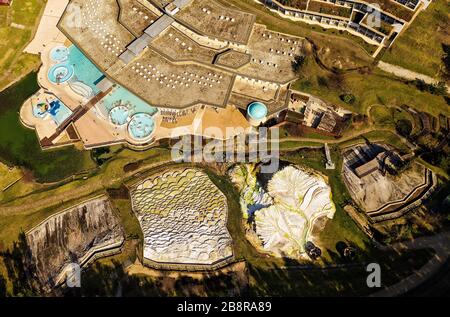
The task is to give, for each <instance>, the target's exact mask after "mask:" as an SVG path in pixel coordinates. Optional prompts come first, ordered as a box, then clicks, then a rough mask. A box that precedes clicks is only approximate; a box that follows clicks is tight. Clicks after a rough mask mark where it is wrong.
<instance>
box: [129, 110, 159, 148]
mask: <svg viewBox="0 0 450 317" xmlns="http://www.w3.org/2000/svg"><path fill="white" fill-rule="evenodd" d="M154 129H155V120H153V118H152V116H151V115H149V114H147V113H137V114H135V115H134V116H133V117H131V121H130V123H129V124H128V133H129V134H130V136H131V137H132V138H133V139H135V140H138V141H142V140H144V139H146V138H148V137H149V136H151V135H152V133H153V131H154Z"/></svg>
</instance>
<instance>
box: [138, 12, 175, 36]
mask: <svg viewBox="0 0 450 317" xmlns="http://www.w3.org/2000/svg"><path fill="white" fill-rule="evenodd" d="M173 22H175V20H174V19H173V18H171V17H170V16H168V15H167V14H165V15H163V16H161V17H160V18H159V19H158V20H156V21H155V23H153V24H152V25H150V26H149V27H148V28H147V29H146V30H145V31H144V32H145V34H147V35H148V36H150V37H152V38H155V37H157V36H158V35H160V34H161V33H162V32H164V31H165V30H166V29H167V28H168V27H169V26H170V25H171V24H172V23H173Z"/></svg>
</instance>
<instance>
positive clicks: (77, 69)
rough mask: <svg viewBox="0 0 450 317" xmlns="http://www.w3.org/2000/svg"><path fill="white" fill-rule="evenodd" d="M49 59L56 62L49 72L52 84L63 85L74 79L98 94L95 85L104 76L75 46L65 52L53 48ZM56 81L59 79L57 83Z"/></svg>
mask: <svg viewBox="0 0 450 317" xmlns="http://www.w3.org/2000/svg"><path fill="white" fill-rule="evenodd" d="M50 57H51V58H52V60H54V61H56V62H58V64H55V65H53V66H52V67H51V68H50V70H49V72H48V78H49V80H50V81H51V82H53V83H64V82H67V81H69V80H70V79H72V77H73V78H74V80H75V81H80V82H82V83H84V84H86V85H88V86H89V87H90V88H91V89H92V90H93V92H94V94H98V93H99V92H100V90H99V89H98V88H97V86H96V84H97V83H98V82H99V81H100V80H101V79H102V78H103V77H104V74H103V73H102V72H101V71H100V70H99V69H98V68H97V67H96V66H95V65H94V64H93V63H92V62H91V61H90V60H89V59H88V58H87V57H86V56H85V55H84V54H83V52H82V51H80V50H79V49H78V47H76V46H75V45H71V46H70V47H68V48H67V50H63V48H62V47H60V46H58V47H55V48H54V49H53V50H52V51H51V53H50ZM58 79H61V80H59V81H58Z"/></svg>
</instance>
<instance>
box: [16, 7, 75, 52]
mask: <svg viewBox="0 0 450 317" xmlns="http://www.w3.org/2000/svg"><path fill="white" fill-rule="evenodd" d="M68 3H69V0H47V4H46V6H45V9H44V14H43V15H42V18H41V22H40V24H39V27H38V29H37V31H36V34H35V36H34V39H33V40H32V41H31V42H30V43H29V44H28V46H27V47H26V48H25V49H24V52H25V53H29V54H36V55H37V54H41V53H43V52H44V50H45V49H46V48H47V47H48V46H52V43H64V41H65V40H66V37H65V36H64V34H62V32H61V31H60V30H59V29H58V28H57V27H56V26H57V24H58V21H59V20H60V19H61V16H62V15H63V13H64V10H65V9H66V7H67V4H68Z"/></svg>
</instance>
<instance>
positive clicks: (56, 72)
mask: <svg viewBox="0 0 450 317" xmlns="http://www.w3.org/2000/svg"><path fill="white" fill-rule="evenodd" d="M74 73H75V70H74V69H73V66H71V65H69V64H66V63H60V64H56V65H53V66H52V67H50V70H49V71H48V79H50V81H51V82H52V83H55V84H63V83H65V82H67V81H68V80H70V79H71V78H72V77H73V74H74Z"/></svg>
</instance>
